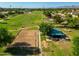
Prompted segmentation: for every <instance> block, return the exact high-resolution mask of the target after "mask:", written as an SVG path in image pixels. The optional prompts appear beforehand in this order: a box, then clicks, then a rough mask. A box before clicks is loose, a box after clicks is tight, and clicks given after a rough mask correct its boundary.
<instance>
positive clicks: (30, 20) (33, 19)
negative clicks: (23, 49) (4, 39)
mask: <svg viewBox="0 0 79 59" xmlns="http://www.w3.org/2000/svg"><path fill="white" fill-rule="evenodd" d="M42 17H43V14H42V12H41V11H33V12H32V13H31V14H20V15H16V16H14V17H10V20H5V22H6V23H0V27H4V28H6V29H8V31H10V32H11V33H12V35H13V36H16V35H17V33H18V32H19V30H20V29H21V28H22V27H31V28H30V29H37V28H36V27H37V26H38V25H39V24H40V23H41V22H42ZM5 50H6V47H4V48H3V47H0V53H2V54H0V55H10V54H8V53H6V52H5Z"/></svg>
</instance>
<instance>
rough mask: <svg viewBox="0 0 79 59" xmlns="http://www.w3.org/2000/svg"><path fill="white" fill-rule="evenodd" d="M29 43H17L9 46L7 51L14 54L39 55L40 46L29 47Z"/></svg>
mask: <svg viewBox="0 0 79 59" xmlns="http://www.w3.org/2000/svg"><path fill="white" fill-rule="evenodd" d="M29 46H30V44H28V43H24V42H23V43H15V44H13V45H11V46H9V47H8V48H7V49H6V51H5V52H8V53H10V54H12V55H14V56H25V55H37V54H39V53H40V49H39V48H38V47H29Z"/></svg>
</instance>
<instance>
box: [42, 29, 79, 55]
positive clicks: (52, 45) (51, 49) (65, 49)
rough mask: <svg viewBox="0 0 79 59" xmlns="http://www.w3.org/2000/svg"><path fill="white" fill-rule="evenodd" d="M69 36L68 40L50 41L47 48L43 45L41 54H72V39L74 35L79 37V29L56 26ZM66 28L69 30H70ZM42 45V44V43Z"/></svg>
mask: <svg viewBox="0 0 79 59" xmlns="http://www.w3.org/2000/svg"><path fill="white" fill-rule="evenodd" d="M58 29H59V30H61V31H62V32H64V33H65V34H66V35H67V36H69V37H70V39H71V40H70V41H57V42H56V41H50V42H48V48H45V47H43V48H42V50H43V52H44V53H43V55H47V56H50V55H51V56H73V52H72V51H73V48H72V47H73V43H72V39H73V38H74V37H75V36H78V37H79V29H68V28H58ZM68 30H71V31H70V32H69V31H68ZM42 46H43V45H42Z"/></svg>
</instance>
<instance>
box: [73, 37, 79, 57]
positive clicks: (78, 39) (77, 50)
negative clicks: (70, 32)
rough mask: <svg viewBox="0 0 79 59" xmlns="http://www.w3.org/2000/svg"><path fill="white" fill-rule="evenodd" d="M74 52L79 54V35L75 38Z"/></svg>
mask: <svg viewBox="0 0 79 59" xmlns="http://www.w3.org/2000/svg"><path fill="white" fill-rule="evenodd" d="M73 54H74V55H75V56H79V37H75V38H73Z"/></svg>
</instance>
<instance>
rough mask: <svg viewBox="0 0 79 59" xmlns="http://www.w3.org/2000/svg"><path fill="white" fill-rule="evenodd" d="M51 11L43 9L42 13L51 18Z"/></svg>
mask: <svg viewBox="0 0 79 59" xmlns="http://www.w3.org/2000/svg"><path fill="white" fill-rule="evenodd" d="M51 13H52V12H51V11H50V10H44V12H43V14H44V15H45V16H47V17H48V18H51V17H52V15H51Z"/></svg>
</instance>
